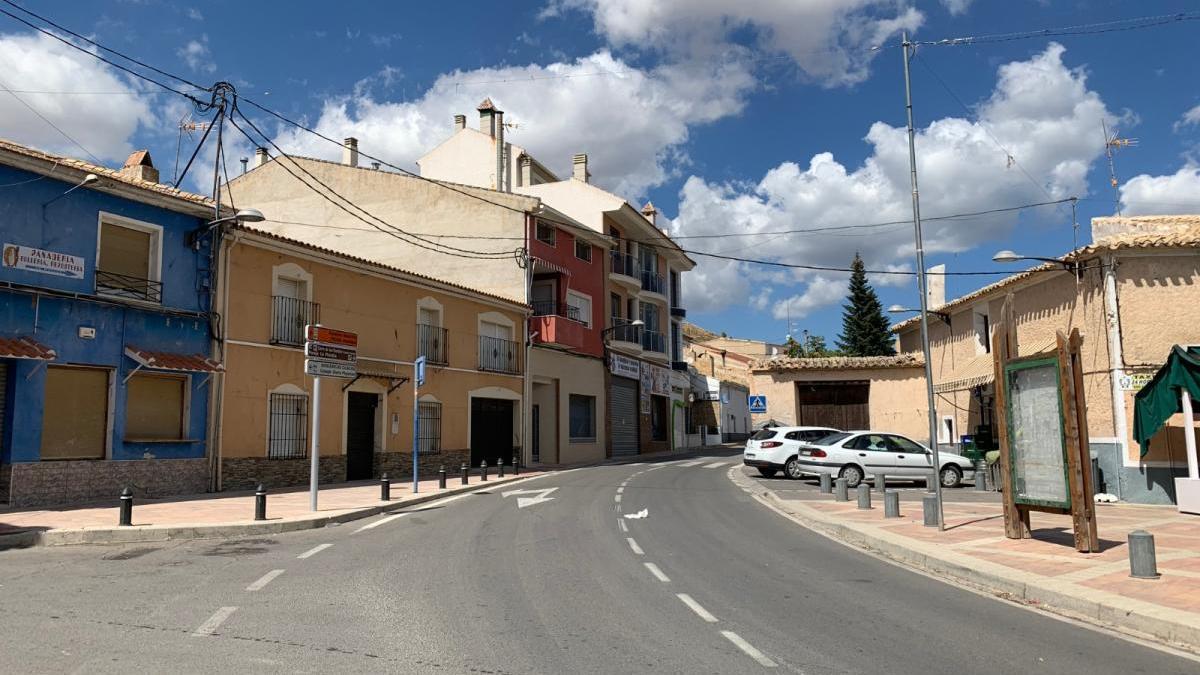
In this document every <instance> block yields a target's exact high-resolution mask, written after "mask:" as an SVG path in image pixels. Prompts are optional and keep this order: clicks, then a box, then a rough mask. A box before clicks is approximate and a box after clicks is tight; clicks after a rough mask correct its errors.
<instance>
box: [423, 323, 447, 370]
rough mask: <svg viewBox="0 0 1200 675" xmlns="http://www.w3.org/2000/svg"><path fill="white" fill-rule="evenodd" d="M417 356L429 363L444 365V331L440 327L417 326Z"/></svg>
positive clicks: (445, 362) (445, 361)
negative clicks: (422, 357)
mask: <svg viewBox="0 0 1200 675" xmlns="http://www.w3.org/2000/svg"><path fill="white" fill-rule="evenodd" d="M417 356H424V357H425V360H426V361H428V362H429V363H437V364H440V365H446V364H447V363H450V362H449V361H448V360H446V359H447V357H446V329H445V328H442V327H441V326H430V325H429V324H424V323H419V324H417Z"/></svg>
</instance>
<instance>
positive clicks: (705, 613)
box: [675, 593, 717, 623]
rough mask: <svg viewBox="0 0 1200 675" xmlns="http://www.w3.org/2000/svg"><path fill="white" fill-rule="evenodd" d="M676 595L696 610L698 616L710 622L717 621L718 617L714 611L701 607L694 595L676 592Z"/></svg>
mask: <svg viewBox="0 0 1200 675" xmlns="http://www.w3.org/2000/svg"><path fill="white" fill-rule="evenodd" d="M675 597H677V598H679V599H680V600H682V601H683V604H685V605H687V606H688V608H689V609H691V610H692V611H693V612H695V613H696V616H699V617H700V618H701V619H704V620H705V621H707V622H709V623H716V622H717V617H715V616H713V615H712V612H709V611H708V610H707V609H704V608H703V607H701V606H700V603H698V602H696V601H695V600H693V599H692V596H690V595H688V594H687V593H676V594H675Z"/></svg>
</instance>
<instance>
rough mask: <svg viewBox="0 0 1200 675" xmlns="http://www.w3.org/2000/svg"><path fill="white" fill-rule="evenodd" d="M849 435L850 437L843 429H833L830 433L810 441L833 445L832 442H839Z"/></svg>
mask: <svg viewBox="0 0 1200 675" xmlns="http://www.w3.org/2000/svg"><path fill="white" fill-rule="evenodd" d="M849 437H850V434H848V433H846V432H844V431H835V432H833V433H831V434H828V435H825V436H822V437H820V438H818V439H817V440H815V441H812V442H813V443H816V444H817V445H833V444H834V443H840V442H842V441H844V440H846V439H847V438H849Z"/></svg>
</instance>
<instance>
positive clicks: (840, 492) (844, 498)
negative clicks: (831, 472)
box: [833, 478, 850, 502]
mask: <svg viewBox="0 0 1200 675" xmlns="http://www.w3.org/2000/svg"><path fill="white" fill-rule="evenodd" d="M833 484H834V485H835V486H836V487H835V489H834V496H833V498H834V499H836V500H837V501H839V502H848V501H850V496H849V495H848V494H847V493H846V489H847V488H846V479H845V478H839V479H837V480H835V481H833Z"/></svg>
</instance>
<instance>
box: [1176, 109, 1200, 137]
mask: <svg viewBox="0 0 1200 675" xmlns="http://www.w3.org/2000/svg"><path fill="white" fill-rule="evenodd" d="M1196 124H1200V105H1198V106H1196V107H1194V108H1192V109H1190V110H1188V111H1187V112H1185V113H1183V116H1182V117H1180V118H1179V120H1178V121H1176V122H1175V131H1181V130H1183V129H1184V128H1185V127H1190V126H1193V125H1196Z"/></svg>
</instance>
